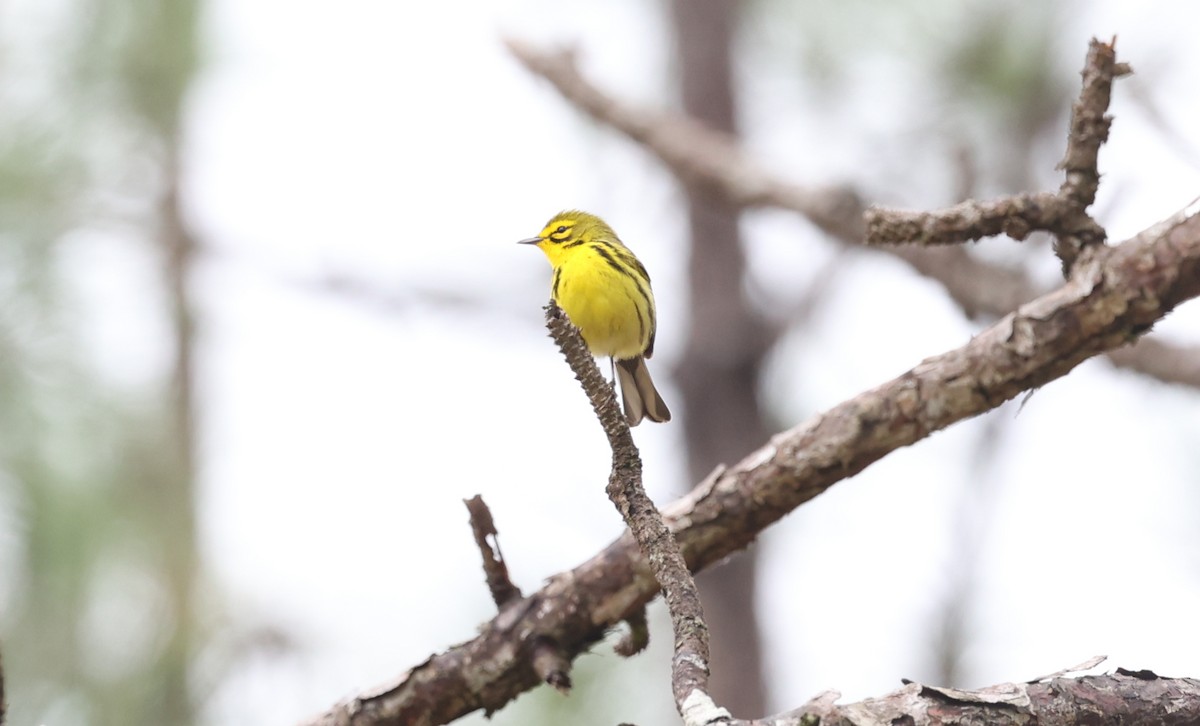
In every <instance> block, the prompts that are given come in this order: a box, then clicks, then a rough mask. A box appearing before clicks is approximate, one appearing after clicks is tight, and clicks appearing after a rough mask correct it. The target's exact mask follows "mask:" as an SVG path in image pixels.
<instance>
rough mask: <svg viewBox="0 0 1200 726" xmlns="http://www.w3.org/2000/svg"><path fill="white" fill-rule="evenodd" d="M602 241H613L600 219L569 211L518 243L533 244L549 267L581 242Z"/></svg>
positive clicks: (571, 252)
mask: <svg viewBox="0 0 1200 726" xmlns="http://www.w3.org/2000/svg"><path fill="white" fill-rule="evenodd" d="M602 238H606V239H615V238H616V235H615V234H614V233H613V231H612V228H610V227H609V226H608V225H607V224H605V223H604V220H602V219H600V218H599V217H597V216H596V215H594V214H588V213H587V212H580V211H578V210H569V211H566V212H559V213H558V214H556V215H555V216H554V218H553V219H551V220H550V221H549V222H546V226H545V227H543V228H542V231H541V232H539V233H538V236H537V237H530V238H529V239H523V240H521V241H520V244H523V245H537V246H538V247H539V248H540V249H541V250H542V252H545V253H546V257H548V258H549V259H550V264H551V265H553V266H555V267H557V266H558V265H560V264H562V262H563V261H564V260H566V258H567V257H569V256H570V255H572V254H574V253H575V252H577V251H579V250H582V249H583V248H584V246H583V245H584V243H585V242H590V241H592V240H595V239H602Z"/></svg>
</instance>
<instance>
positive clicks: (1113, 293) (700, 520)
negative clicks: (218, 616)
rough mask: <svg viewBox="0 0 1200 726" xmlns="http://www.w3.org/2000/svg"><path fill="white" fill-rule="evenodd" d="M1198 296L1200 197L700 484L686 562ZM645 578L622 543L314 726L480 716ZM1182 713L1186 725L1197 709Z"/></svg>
mask: <svg viewBox="0 0 1200 726" xmlns="http://www.w3.org/2000/svg"><path fill="white" fill-rule="evenodd" d="M1196 296H1200V200H1197V202H1196V203H1194V204H1193V205H1191V206H1190V207H1189V208H1188V209H1185V210H1183V211H1182V212H1180V213H1179V214H1178V215H1175V216H1174V217H1172V218H1171V219H1168V220H1166V221H1164V222H1162V223H1160V224H1157V225H1154V226H1153V227H1151V228H1149V229H1147V230H1145V231H1144V232H1142V233H1141V234H1139V235H1138V236H1136V237H1134V238H1132V239H1130V240H1128V241H1126V242H1125V243H1123V244H1121V245H1119V246H1117V247H1113V248H1102V250H1101V253H1100V254H1097V255H1095V256H1090V257H1088V258H1087V259H1086V260H1083V261H1081V263H1080V264H1078V265H1076V266H1075V269H1074V270H1073V272H1072V276H1071V279H1069V280H1068V281H1067V282H1066V283H1065V284H1064V285H1063V286H1061V287H1060V288H1058V289H1056V290H1054V291H1052V292H1050V293H1048V294H1046V295H1044V296H1042V297H1040V298H1037V299H1036V300H1033V301H1031V302H1029V303H1028V304H1026V305H1023V306H1021V307H1020V308H1019V309H1018V310H1016V311H1015V312H1013V313H1011V314H1009V315H1007V316H1005V317H1004V318H1002V319H1001V320H999V321H998V322H996V323H995V324H994V325H992V326H990V327H989V328H987V329H985V330H983V331H982V332H981V333H980V334H979V335H977V336H975V337H974V338H973V339H971V341H970V342H968V343H967V344H966V345H964V346H962V347H960V348H957V349H954V350H950V351H947V352H945V353H943V354H941V355H938V356H934V357H932V358H929V359H927V360H925V361H924V362H922V363H921V364H920V365H918V366H916V367H915V368H913V369H912V370H910V371H908V372H907V373H905V374H903V375H901V376H900V377H898V378H896V379H894V380H891V381H888V382H887V383H884V384H882V385H881V386H879V387H877V388H875V389H873V390H870V391H867V392H865V393H862V394H860V395H858V396H856V397H855V398H852V399H850V400H848V401H845V402H844V403H841V404H839V405H838V406H835V407H834V408H832V409H830V410H828V411H826V412H825V413H822V414H820V415H817V416H815V417H813V418H811V419H810V420H808V421H806V422H804V423H803V424H801V425H799V426H797V427H795V428H793V429H791V430H789V431H785V432H783V433H780V434H778V435H776V436H775V437H773V438H772V439H771V441H770V442H769V443H768V444H767V445H765V446H764V447H763V448H761V449H759V450H758V451H756V452H754V453H752V454H750V455H749V456H747V457H746V458H745V459H743V460H742V461H741V462H739V463H738V464H736V465H735V466H732V467H730V468H729V469H727V470H725V471H722V472H719V473H718V474H717V475H716V476H713V477H710V478H709V479H706V480H705V482H704V483H703V484H702V485H701V486H699V487H697V488H696V489H693V490H692V491H691V492H690V493H689V494H688V495H686V496H685V497H683V498H682V499H680V500H678V501H676V502H675V503H673V504H672V505H671V506H669V507H668V508H666V510H665V512H664V513H665V514H666V517H667V522H668V524H669V526H670V527H671V529H672V530H673V531H674V533H675V538H676V540H677V541H678V543H679V546H680V548H681V549H682V553H683V556H684V557H685V558H686V560H687V562H688V566H689V567H690V568H691V569H692V570H693V571H698V570H700V569H702V568H704V567H707V566H709V565H711V564H713V563H714V562H717V561H719V560H721V559H722V558H724V557H726V556H728V555H729V554H731V553H732V552H735V551H737V550H739V549H741V548H743V547H745V546H746V545H748V544H749V543H750V542H752V541H753V540H754V539H755V538H756V537H757V536H758V534H759V532H761V531H762V530H763V529H765V528H766V527H767V526H769V525H770V524H772V523H773V522H775V521H777V520H778V519H780V518H781V517H783V516H784V515H786V514H787V513H788V512H790V511H792V510H793V509H795V508H796V507H797V506H799V505H800V504H802V503H804V502H806V501H808V500H809V499H812V498H813V497H815V496H817V495H818V494H820V493H821V492H823V491H825V490H826V489H828V488H829V487H830V486H832V485H833V484H835V483H837V482H838V481H841V480H842V479H845V478H847V477H850V476H853V475H854V474H857V473H858V472H860V471H862V470H863V469H865V468H866V467H867V466H869V465H870V464H872V463H874V462H875V461H877V460H879V459H880V458H882V457H884V456H886V455H887V454H888V453H890V452H891V451H893V450H895V449H897V448H900V447H902V446H908V445H911V444H913V443H915V442H916V441H919V440H920V439H922V438H924V437H926V436H928V435H929V434H931V433H932V432H934V431H938V430H941V429H944V428H946V427H947V426H950V425H951V424H953V423H955V422H957V421H961V420H963V419H965V418H969V417H972V416H976V415H979V414H980V413H983V412H985V411H988V410H991V409H993V408H995V407H997V406H999V405H1000V404H1001V403H1003V402H1005V401H1007V400H1010V399H1012V398H1013V397H1015V396H1017V395H1019V394H1020V393H1021V392H1022V391H1025V390H1029V389H1032V388H1036V387H1039V386H1042V385H1045V384H1046V383H1048V382H1050V381H1052V380H1055V379H1057V378H1060V377H1062V376H1064V375H1066V374H1067V373H1068V372H1069V371H1071V370H1072V369H1073V368H1074V367H1075V366H1076V365H1078V364H1079V363H1080V362H1082V361H1083V360H1085V359H1087V358H1088V357H1090V356H1092V355H1096V354H1098V353H1100V352H1103V351H1106V350H1110V349H1113V348H1116V347H1119V346H1121V345H1123V344H1124V343H1126V342H1127V341H1129V340H1131V339H1133V338H1135V337H1136V336H1137V335H1138V334H1139V333H1140V332H1141V331H1143V330H1145V329H1146V328H1147V327H1148V326H1150V325H1153V324H1154V323H1155V322H1156V321H1157V320H1159V319H1161V318H1162V317H1163V316H1164V315H1166V314H1167V313H1168V312H1169V311H1170V310H1172V309H1173V308H1174V307H1175V306H1176V305H1178V304H1179V303H1181V302H1183V301H1184V300H1187V299H1190V298H1194V297H1196ZM611 407H612V411H613V412H612V413H610V414H609V415H610V416H613V417H619V412H616V403H615V399H614V401H613V402H612V404H611ZM653 566H654V567H657V568H660V569H661V567H662V565H661V563H657V564H655V565H653ZM651 568H652V565H651V563H650V562H648V561H647V559H646V558H645V556H643V555H642V554H641V553H640V552H639V550H638V546H637V544H636V542H635V541H634V540H633V538H632V536H631V535H630V534H629V533H626V534H625V535H623V536H622V537H621V538H619V539H618V540H617V541H616V542H614V543H613V544H611V545H609V547H607V548H606V549H605V550H604V551H602V552H600V553H599V554H597V555H596V556H595V557H593V558H592V559H590V560H589V561H587V562H585V563H584V564H582V565H580V566H579V567H576V568H575V569H574V570H571V571H569V572H565V573H561V574H559V575H556V576H554V577H552V578H550V580H549V581H548V583H547V584H546V586H545V587H543V588H542V589H541V590H539V591H538V592H536V593H533V594H531V595H529V596H527V597H525V598H523V599H521V600H517V601H514V602H512V603H510V604H509V605H508V606H506V607H505V608H504V610H503V611H502V612H501V613H500V614H499V615H497V616H496V618H495V619H493V620H492V621H491V622H490V623H488V624H487V625H486V626H484V627H483V629H482V630H481V632H480V633H479V635H477V636H476V637H475V638H474V639H472V640H470V641H468V642H466V643H463V644H461V645H457V646H455V647H453V648H450V649H449V650H447V651H446V652H444V653H439V654H437V655H434V656H432V657H431V658H429V659H428V660H426V661H425V662H424V663H421V664H420V665H418V666H416V667H415V668H413V669H412V670H411V671H409V672H407V673H405V674H403V675H402V676H401V677H400V678H399V679H398V681H397V682H396V683H394V684H391V685H389V686H386V687H384V688H382V689H379V690H377V691H372V692H370V693H365V694H363V695H361V696H359V697H357V698H354V699H352V700H350V701H348V702H344V703H341V704H338V705H337V706H335V707H334V708H333V709H332V710H331V711H329V712H328V713H326V714H325V715H324V716H322V717H320V718H318V719H316V720H315V721H313V722H312V723H313V724H320V725H321V726H335V725H336V726H348V725H350V724H354V726H367V725H368V724H438V723H446V722H447V721H450V720H452V719H454V718H458V717H459V716H462V715H464V714H467V713H470V712H471V711H474V710H477V709H484V710H486V711H487V712H488V713H491V712H492V711H494V710H496V709H498V708H500V707H501V706H503V705H504V704H505V703H507V702H508V701H509V700H511V699H512V698H514V697H516V695H517V694H519V693H521V692H522V691H524V690H525V689H528V688H531V687H532V686H534V685H536V684H537V683H538V682H539V678H538V676H537V674H536V673H535V672H534V671H533V669H532V668H531V667H530V665H529V659H528V657H527V654H528V653H529V652H530V651H531V649H532V648H533V645H534V643H535V642H537V641H538V639H539V638H543V637H550V638H552V639H553V640H554V642H555V643H557V644H558V645H559V647H560V648H561V650H562V652H563V653H565V654H567V655H568V656H569V657H574V656H576V655H578V654H579V653H580V652H582V651H583V650H584V649H586V648H587V647H589V646H590V645H591V644H593V643H595V642H596V641H597V640H599V639H600V638H601V637H603V634H604V632H605V630H606V629H608V628H611V627H613V626H615V625H616V624H617V623H619V622H620V621H621V620H623V619H625V618H628V617H630V616H632V615H633V614H634V613H636V612H638V611H639V610H640V609H641V608H642V606H643V605H645V603H646V602H648V601H649V600H650V599H651V598H652V597H653V596H654V595H655V594H656V593H657V591H658V584H657V582H656V581H655V579H654V574H653V571H652V569H651ZM1189 713H1191V714H1192V718H1196V717H1197V714H1200V707H1197V709H1194V710H1192V711H1190V712H1189Z"/></svg>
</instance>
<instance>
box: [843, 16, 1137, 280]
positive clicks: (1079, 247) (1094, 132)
mask: <svg viewBox="0 0 1200 726" xmlns="http://www.w3.org/2000/svg"><path fill="white" fill-rule="evenodd" d="M1127 73H1130V70H1129V66H1127V65H1125V64H1124V63H1117V58H1116V51H1115V50H1114V47H1113V45H1112V44H1111V43H1101V42H1100V41H1098V40H1095V39H1093V40H1092V42H1091V44H1090V45H1089V46H1088V54H1087V60H1086V61H1085V63H1084V68H1083V89H1082V90H1081V91H1080V93H1079V98H1078V99H1076V101H1075V103H1074V104H1073V105H1072V107H1071V124H1070V130H1069V132H1068V135H1067V149H1066V153H1065V155H1064V156H1063V160H1062V161H1061V162H1060V163H1059V168H1060V169H1063V170H1064V171H1065V172H1066V175H1065V178H1064V179H1063V183H1062V185H1061V186H1060V187H1059V190H1058V193H1057V194H1051V193H1049V192H1042V193H1039V194H1017V195H1014V196H1011V197H1005V198H1003V199H998V200H994V201H989V202H978V201H966V202H963V203H961V204H956V205H955V206H953V207H950V208H949V209H944V210H941V211H937V212H907V211H903V210H895V209H884V208H877V207H873V208H871V209H868V210H867V211H866V224H867V238H866V241H867V244H869V245H895V244H919V245H924V246H931V245H949V244H958V243H961V242H967V241H970V240H977V239H981V238H983V237H991V236H994V235H998V234H1001V233H1003V234H1006V235H1008V236H1009V237H1011V238H1013V239H1015V240H1023V239H1025V238H1026V237H1028V236H1029V234H1030V232H1033V231H1035V230H1040V231H1045V232H1050V233H1051V234H1053V235H1054V236H1055V252H1056V253H1057V254H1058V255H1059V257H1060V258H1062V261H1063V271H1064V273H1065V272H1066V271H1067V270H1069V269H1070V268H1071V265H1073V264H1074V263H1075V260H1076V258H1078V256H1079V254H1080V253H1081V252H1082V251H1083V249H1084V248H1085V247H1089V246H1093V245H1100V244H1103V243H1104V239H1105V232H1104V228H1103V227H1101V226H1100V225H1099V224H1097V223H1096V220H1094V219H1092V217H1091V215H1089V214H1088V212H1087V208H1088V207H1090V206H1091V205H1092V203H1093V202H1095V201H1096V190H1097V189H1098V188H1099V186H1100V171H1099V168H1098V166H1097V160H1098V158H1099V154H1100V146H1101V145H1102V144H1103V143H1104V142H1105V141H1106V140H1107V139H1108V129H1109V126H1110V125H1111V123H1112V119H1111V117H1109V116H1107V115H1106V114H1107V112H1108V105H1109V102H1110V101H1111V99H1112V84H1113V80H1114V79H1115V78H1117V77H1118V76H1121V75H1125V74H1127Z"/></svg>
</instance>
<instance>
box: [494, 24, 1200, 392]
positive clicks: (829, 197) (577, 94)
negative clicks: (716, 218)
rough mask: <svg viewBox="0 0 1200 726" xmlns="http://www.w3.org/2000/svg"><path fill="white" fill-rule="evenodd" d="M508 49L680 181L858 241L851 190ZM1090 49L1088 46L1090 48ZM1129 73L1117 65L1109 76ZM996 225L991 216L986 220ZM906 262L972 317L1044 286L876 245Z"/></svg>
mask: <svg viewBox="0 0 1200 726" xmlns="http://www.w3.org/2000/svg"><path fill="white" fill-rule="evenodd" d="M506 42H507V44H508V47H509V50H510V51H511V52H512V54H513V55H514V56H515V57H516V58H517V59H518V60H519V61H520V62H521V63H522V64H524V65H525V67H526V68H528V69H529V70H530V72H532V73H534V74H536V75H539V76H541V77H543V78H545V79H546V80H548V81H549V82H550V83H551V84H553V85H554V87H555V89H556V90H557V91H558V92H559V93H561V94H562V95H563V97H564V98H566V99H567V100H568V101H570V102H572V103H573V104H574V105H576V106H578V107H579V108H580V109H582V110H583V111H585V112H587V113H588V114H590V115H591V116H592V117H593V118H595V119H596V120H598V121H600V122H602V123H605V124H607V125H609V126H611V127H613V128H614V129H616V130H617V131H620V132H621V133H624V134H625V135H626V136H628V137H629V138H630V139H632V140H634V141H636V142H638V143H640V144H641V145H642V146H644V147H645V149H646V150H647V151H649V152H650V153H652V154H654V155H655V156H657V157H658V158H659V160H661V161H662V162H663V163H664V164H666V165H667V167H669V168H670V169H671V170H672V171H674V172H675V173H676V174H677V175H678V176H680V177H681V178H682V179H684V180H686V181H688V182H689V183H693V184H697V185H700V186H703V187H704V188H706V189H709V190H712V191H714V192H716V193H718V194H721V195H723V196H724V198H725V199H726V200H728V201H729V202H731V203H734V204H739V205H742V206H746V207H755V206H759V207H778V208H780V209H788V210H791V211H794V212H797V213H799V214H801V215H802V216H804V217H805V218H807V219H808V220H809V221H810V222H812V223H813V224H814V225H815V226H816V227H817V228H818V229H820V230H821V231H822V232H825V233H826V234H828V235H829V236H830V237H832V238H833V239H835V240H837V241H839V242H841V243H842V244H845V245H848V246H853V247H861V246H863V240H864V235H865V233H866V224H865V223H864V221H863V215H864V213H865V212H866V205H865V204H864V203H863V201H862V197H861V196H860V195H859V194H858V193H857V192H856V191H855V190H854V189H852V188H850V187H844V186H833V187H812V188H810V187H803V186H800V185H796V184H790V183H787V182H784V181H782V180H780V179H778V178H775V177H773V176H772V175H770V174H768V173H767V172H766V171H765V170H764V169H762V168H761V167H760V166H758V165H756V164H755V163H754V162H753V161H752V160H750V158H749V157H748V156H747V155H746V153H745V152H744V151H743V150H742V149H741V148H740V147H738V146H737V145H736V144H735V143H734V141H733V140H732V139H730V138H729V137H728V136H726V135H725V134H721V133H718V132H716V131H713V130H711V129H707V128H705V127H704V126H702V125H700V124H698V123H696V122H695V121H693V120H690V119H687V118H684V117H681V116H679V115H677V114H671V113H667V112H663V111H655V110H649V109H644V108H639V107H637V106H634V105H632V104H628V103H624V102H622V101H620V100H619V99H616V98H613V97H611V96H609V95H607V94H605V93H604V92H602V91H601V90H599V89H598V88H596V87H595V86H594V85H592V84H591V83H590V82H589V81H588V80H587V79H586V78H584V77H583V76H582V75H581V74H580V73H579V71H578V69H577V68H576V67H575V64H574V58H573V56H572V54H571V53H569V52H557V53H554V52H546V51H542V50H539V49H537V48H535V47H533V46H531V45H529V44H527V43H524V42H522V41H518V40H513V39H509V40H507V41H506ZM1089 54H1090V51H1089ZM1126 72H1128V67H1127V66H1125V65H1124V64H1121V63H1117V64H1116V65H1115V66H1113V68H1112V73H1113V74H1114V76H1119V75H1122V74H1123V73H1126ZM989 223H994V222H989ZM875 249H879V250H880V251H883V252H887V253H889V254H892V255H894V256H896V257H899V258H900V259H902V260H904V261H905V262H906V263H908V264H909V265H910V266H912V267H913V269H915V270H916V271H917V272H919V273H920V274H922V275H925V276H926V277H930V278H932V279H936V280H937V281H938V282H940V283H941V284H942V285H943V286H944V287H945V288H946V291H947V292H948V293H949V294H950V296H951V298H953V299H954V301H955V302H957V303H958V304H959V305H960V306H962V308H963V310H964V311H965V312H966V313H967V314H968V315H969V316H972V317H973V316H975V315H977V314H980V313H982V314H986V315H988V316H999V315H1004V314H1006V313H1008V312H1010V311H1012V310H1015V309H1016V307H1017V306H1018V305H1020V304H1022V303H1024V302H1026V301H1028V300H1032V299H1033V298H1034V297H1036V296H1037V295H1039V294H1041V293H1043V292H1044V288H1041V287H1039V286H1038V285H1035V284H1034V282H1033V280H1032V279H1031V278H1030V277H1029V276H1028V275H1027V274H1025V273H1023V272H1021V271H1019V270H1013V269H1008V268H1004V267H1001V266H997V265H991V264H988V263H986V262H982V261H979V260H977V259H975V258H974V257H972V256H971V255H970V254H969V253H968V252H967V251H966V250H965V249H963V248H961V247H945V248H937V249H925V248H921V247H914V246H897V247H878V248H875ZM1159 352H1169V353H1170V357H1171V358H1172V359H1176V358H1179V357H1181V356H1187V355H1190V354H1191V352H1192V351H1190V350H1187V349H1181V348H1176V347H1174V346H1171V345H1169V344H1166V343H1158V347H1156V349H1155V353H1159ZM1122 353H1123V354H1122V356H1121V358H1120V362H1119V363H1118V365H1120V366H1121V367H1125V368H1129V369H1131V370H1136V371H1138V372H1140V373H1143V374H1145V375H1149V376H1152V377H1157V375H1158V372H1160V371H1161V369H1162V366H1161V365H1160V364H1159V362H1158V361H1157V360H1156V359H1154V358H1153V357H1152V356H1151V355H1150V354H1149V349H1148V348H1142V346H1134V347H1133V348H1132V349H1131V350H1129V351H1122ZM1171 372H1172V373H1180V374H1181V375H1173V376H1172V377H1168V378H1165V379H1163V380H1166V381H1167V382H1170V383H1183V384H1186V385H1189V386H1192V387H1194V388H1198V389H1200V374H1197V373H1194V372H1190V371H1185V370H1184V368H1181V367H1174V368H1172V369H1171Z"/></svg>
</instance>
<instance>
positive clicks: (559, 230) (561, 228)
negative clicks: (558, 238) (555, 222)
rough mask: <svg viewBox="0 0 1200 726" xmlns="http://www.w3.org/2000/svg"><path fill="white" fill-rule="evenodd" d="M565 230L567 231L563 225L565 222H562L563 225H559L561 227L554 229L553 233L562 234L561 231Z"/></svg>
mask: <svg viewBox="0 0 1200 726" xmlns="http://www.w3.org/2000/svg"><path fill="white" fill-rule="evenodd" d="M566 231H567V225H565V224H564V225H563V226H561V227H559V228H558V229H556V230H554V234H562V233H564V232H566Z"/></svg>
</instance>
